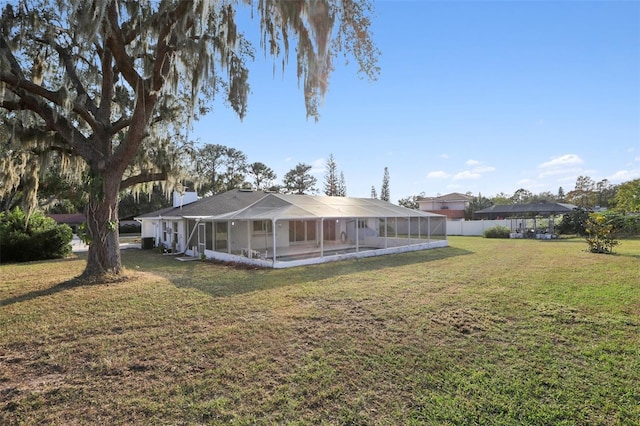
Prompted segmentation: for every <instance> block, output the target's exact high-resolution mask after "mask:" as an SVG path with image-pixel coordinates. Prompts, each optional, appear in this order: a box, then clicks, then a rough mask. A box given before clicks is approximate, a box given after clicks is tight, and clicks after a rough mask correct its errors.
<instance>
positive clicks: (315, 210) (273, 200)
mask: <svg viewBox="0 0 640 426" xmlns="http://www.w3.org/2000/svg"><path fill="white" fill-rule="evenodd" d="M185 217H190V218H196V217H197V218H202V219H204V218H207V219H228V220H231V219H236V220H280V219H283V220H286V219H294V220H295V219H313V218H344V217H360V218H367V217H377V218H391V217H404V218H409V217H445V216H443V215H439V214H435V213H430V212H423V211H419V210H413V209H408V208H406V207H401V206H397V205H395V204H391V203H388V202H386V201H382V200H378V199H374V198H350V197H328V196H311V195H297V194H296V195H294V194H268V195H266V196H265V197H264V198H262V199H260V200H258V201H256V202H254V203H253V204H251V205H249V206H247V207H245V208H243V209H240V210H237V211H234V212H230V213H225V214H220V215H211V216H208V215H202V216H185Z"/></svg>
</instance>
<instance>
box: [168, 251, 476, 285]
mask: <svg viewBox="0 0 640 426" xmlns="http://www.w3.org/2000/svg"><path fill="white" fill-rule="evenodd" d="M472 253H473V252H471V251H469V250H464V249H460V248H456V247H451V246H449V247H444V248H438V249H431V250H421V251H414V252H408V253H401V254H391V255H384V256H373V257H367V258H361V259H349V260H341V261H335V262H328V263H323V264H318V265H308V266H298V267H293V268H284V269H271V268H250V267H247V266H245V265H229V264H221V263H214V262H205V263H204V264H203V262H186V264H185V266H184V267H183V268H180V270H181V271H182V272H181V273H175V272H172V273H169V274H167V273H166V272H165V273H163V271H158V275H160V276H163V277H164V278H166V279H168V280H169V281H170V282H171V283H172V284H173V285H175V286H176V287H180V288H193V289H196V290H199V291H201V292H203V293H206V294H208V295H210V296H212V297H230V296H235V295H239V294H245V293H251V292H255V291H264V290H270V289H275V288H281V287H286V286H292V285H296V284H301V283H309V282H314V281H322V280H325V279H329V278H336V277H340V276H342V277H344V278H345V280H348V277H349V276H350V275H353V274H358V273H362V272H371V271H376V270H380V271H382V270H384V269H387V268H399V267H405V266H411V265H419V264H425V267H426V264H428V263H429V262H433V261H437V260H442V259H448V258H451V257H456V256H463V255H468V254H472ZM416 273H419V269H416ZM347 282H348V281H345V283H347Z"/></svg>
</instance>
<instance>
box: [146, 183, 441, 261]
mask: <svg viewBox="0 0 640 426" xmlns="http://www.w3.org/2000/svg"><path fill="white" fill-rule="evenodd" d="M136 220H138V221H140V223H141V225H142V239H143V242H144V241H145V240H148V239H153V242H154V243H155V245H156V246H160V245H162V246H164V247H166V248H167V249H168V250H169V251H170V252H172V253H176V254H184V255H187V256H192V257H196V258H197V257H206V258H213V259H218V260H223V261H233V262H243V263H250V264H256V265H262V266H269V267H273V268H286V267H290V266H298V265H305V264H312V263H323V262H328V261H333V260H342V259H346V258H356V257H365V256H377V255H383V254H391V253H400V252H405V251H414V250H424V249H429V248H436V247H446V246H447V237H446V217H445V216H442V215H438V214H433V213H427V212H420V211H417V210H412V209H407V208H404V207H400V206H396V205H394V204H391V203H388V202H385V201H381V200H377V199H371V198H349V197H327V196H310V195H293V194H277V193H270V192H263V191H251V190H241V189H236V190H232V191H228V192H225V193H223V194H218V195H214V196H211V197H207V198H203V199H200V200H198V201H195V202H191V203H188V204H185V203H183V204H182V205H176V206H174V207H170V208H167V209H163V210H159V211H156V212H153V213H148V214H144V215H141V216H139V217H137V218H136Z"/></svg>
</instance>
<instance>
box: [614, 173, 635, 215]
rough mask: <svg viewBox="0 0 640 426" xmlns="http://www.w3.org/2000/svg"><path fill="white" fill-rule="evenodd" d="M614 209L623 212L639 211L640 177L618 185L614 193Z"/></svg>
mask: <svg viewBox="0 0 640 426" xmlns="http://www.w3.org/2000/svg"><path fill="white" fill-rule="evenodd" d="M615 204H616V210H618V211H620V212H623V213H640V179H635V180H630V181H628V182H624V183H622V184H620V185H619V186H618V191H617V193H616V195H615Z"/></svg>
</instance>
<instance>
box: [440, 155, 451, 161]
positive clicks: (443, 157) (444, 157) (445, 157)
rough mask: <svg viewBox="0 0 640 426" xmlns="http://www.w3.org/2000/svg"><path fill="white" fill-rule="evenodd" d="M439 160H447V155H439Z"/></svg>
mask: <svg viewBox="0 0 640 426" xmlns="http://www.w3.org/2000/svg"><path fill="white" fill-rule="evenodd" d="M440 158H442V159H444V160H446V159H448V158H449V154H440Z"/></svg>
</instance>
